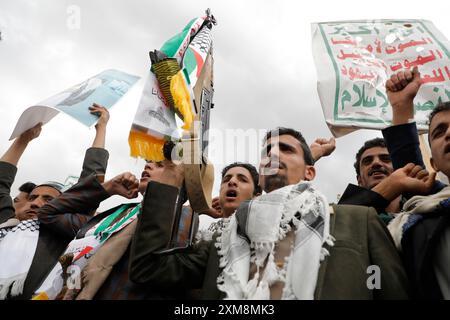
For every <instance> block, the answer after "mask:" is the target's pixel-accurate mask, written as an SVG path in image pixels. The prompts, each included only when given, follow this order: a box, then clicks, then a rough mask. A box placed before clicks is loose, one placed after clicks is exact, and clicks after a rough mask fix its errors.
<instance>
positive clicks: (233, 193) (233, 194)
mask: <svg viewBox="0 0 450 320" xmlns="http://www.w3.org/2000/svg"><path fill="white" fill-rule="evenodd" d="M225 196H226V197H227V199H228V198H230V199H235V198H236V197H237V191H236V190H232V189H231V190H228V191H227V193H226V194H225Z"/></svg>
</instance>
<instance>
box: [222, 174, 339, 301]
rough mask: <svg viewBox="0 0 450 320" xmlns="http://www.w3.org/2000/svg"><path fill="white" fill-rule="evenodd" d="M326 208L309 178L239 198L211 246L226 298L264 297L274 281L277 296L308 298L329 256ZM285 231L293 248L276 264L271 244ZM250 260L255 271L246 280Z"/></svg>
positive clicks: (273, 246)
mask: <svg viewBox="0 0 450 320" xmlns="http://www.w3.org/2000/svg"><path fill="white" fill-rule="evenodd" d="M328 208H329V207H328V203H327V200H326V199H325V197H324V196H323V195H321V194H320V193H319V192H317V191H316V190H314V188H313V187H312V185H311V183H309V182H301V183H299V184H297V185H290V186H286V187H284V188H281V189H278V190H276V191H273V192H270V193H268V194H265V195H262V196H260V197H258V198H256V199H254V200H251V201H247V202H244V203H243V204H241V206H240V207H239V209H238V210H237V212H236V213H235V214H234V215H233V216H231V217H230V218H227V219H224V223H225V226H224V228H223V229H222V230H221V234H220V236H219V237H218V238H217V242H216V247H217V248H218V253H219V256H220V267H221V268H223V270H222V273H221V274H220V275H219V277H218V279H217V282H218V288H219V290H221V291H223V292H225V293H226V299H270V286H271V285H272V284H273V283H274V282H275V281H282V282H284V289H283V293H282V299H313V298H314V291H315V287H316V281H317V276H318V271H319V267H320V262H321V261H322V260H323V259H324V258H325V256H326V255H329V252H328V251H327V250H326V249H325V248H324V247H323V245H324V244H325V243H327V244H328V245H330V246H332V245H333V240H334V239H333V237H332V236H331V235H330V234H329V220H330V213H329V209H328ZM290 230H293V231H294V233H295V242H294V246H293V250H292V251H291V253H290V255H289V256H288V257H287V258H286V263H284V265H283V266H282V267H281V268H279V267H278V266H277V265H276V263H275V261H274V260H275V259H274V251H275V245H276V243H277V242H279V241H280V240H282V239H284V238H285V236H286V234H287V233H288V232H289V231H290ZM219 232H220V231H219ZM265 262H266V264H265V268H264V263H265ZM251 263H254V264H255V265H256V267H257V272H256V274H255V275H254V277H253V278H252V279H249V274H250V273H249V272H250V265H251ZM262 268H264V273H263V274H262V276H260V274H259V272H260V270H261V269H262Z"/></svg>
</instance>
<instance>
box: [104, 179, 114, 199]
mask: <svg viewBox="0 0 450 320" xmlns="http://www.w3.org/2000/svg"><path fill="white" fill-rule="evenodd" d="M102 187H103V189H105V191H106V193H108V194H109V195H110V196H112V195H113V191H112V182H111V180H108V181H106V182H103V183H102Z"/></svg>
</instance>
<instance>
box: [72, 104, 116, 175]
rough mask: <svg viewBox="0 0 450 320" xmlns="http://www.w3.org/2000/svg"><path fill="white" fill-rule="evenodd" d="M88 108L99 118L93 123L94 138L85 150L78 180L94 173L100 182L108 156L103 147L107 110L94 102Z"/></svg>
mask: <svg viewBox="0 0 450 320" xmlns="http://www.w3.org/2000/svg"><path fill="white" fill-rule="evenodd" d="M89 110H90V112H91V113H92V114H94V115H96V116H98V117H99V119H98V121H97V124H96V125H95V138H94V141H93V143H92V146H91V147H90V148H89V149H87V150H86V154H85V156H84V160H83V169H82V171H81V174H80V179H79V180H82V179H84V178H86V177H88V176H89V175H91V174H93V173H95V174H96V175H97V177H98V179H100V182H103V179H104V175H105V173H106V168H107V166H108V158H109V153H108V151H107V150H106V149H105V140H106V127H107V125H108V121H109V111H108V109H106V108H105V107H102V106H100V105H98V104H96V103H94V104H93V105H92V107H89Z"/></svg>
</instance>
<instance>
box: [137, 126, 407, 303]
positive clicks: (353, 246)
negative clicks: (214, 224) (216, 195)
mask: <svg viewBox="0 0 450 320" xmlns="http://www.w3.org/2000/svg"><path fill="white" fill-rule="evenodd" d="M264 150H265V151H264V152H263V157H262V159H261V164H260V186H261V188H262V189H263V190H264V191H265V192H266V194H263V195H261V196H260V197H256V198H255V199H253V200H251V201H245V202H243V203H241V205H240V206H239V208H238V209H237V210H236V212H235V213H234V214H233V215H232V216H231V217H230V218H228V219H226V221H225V226H224V227H223V228H222V229H221V230H220V232H219V233H218V234H216V235H215V236H214V238H213V239H212V241H209V242H205V241H204V242H200V243H198V244H197V245H196V246H195V247H194V248H193V249H192V251H191V252H185V253H178V254H173V255H169V256H167V255H164V256H161V255H158V251H160V250H162V249H164V245H165V241H164V239H167V237H168V235H169V234H170V223H167V222H168V221H167V220H169V221H170V219H171V218H170V215H171V212H173V207H174V205H175V199H176V198H175V196H174V197H173V199H172V201H171V202H165V203H164V204H162V203H161V201H160V197H161V196H162V195H163V194H164V195H166V197H167V196H168V195H170V194H173V195H176V193H177V192H178V189H179V188H180V186H181V184H182V182H183V169H182V167H181V166H176V165H174V164H172V165H168V166H166V168H165V169H166V170H165V171H164V173H163V174H162V175H161V179H160V180H159V182H156V181H152V182H150V183H149V185H148V187H147V192H146V200H145V202H146V203H145V202H144V206H145V207H147V208H153V210H148V211H145V210H144V212H143V214H142V215H141V216H140V217H139V220H138V225H137V229H136V233H135V236H134V241H133V244H132V250H131V263H130V277H131V279H132V280H133V281H135V282H138V283H142V284H152V285H157V286H161V287H169V288H173V289H174V290H175V288H179V287H180V286H181V287H198V286H202V288H203V297H204V298H207V299H220V298H229V299H404V298H407V297H408V294H407V281H406V276H405V274H404V270H403V267H402V264H401V261H400V258H399V256H398V253H397V252H396V250H395V247H394V244H393V243H392V240H391V238H390V236H389V234H388V231H387V230H386V228H385V227H384V225H383V224H382V222H381V221H380V220H379V218H378V217H377V215H376V213H375V211H374V210H373V209H371V208H367V207H359V206H333V207H332V209H330V208H329V206H328V202H327V201H326V199H325V198H324V197H323V196H322V195H321V194H320V193H319V192H318V191H317V190H315V189H314V187H313V186H312V184H311V183H310V182H309V181H310V180H312V179H314V177H315V168H314V165H313V164H314V160H313V157H312V155H311V151H310V149H309V147H308V145H307V144H306V142H305V140H304V138H303V137H302V135H301V134H300V133H299V132H298V131H295V130H293V129H288V128H279V129H277V130H272V131H270V132H268V134H267V135H266V137H265V139H264ZM166 199H167V198H166ZM155 206H158V207H157V208H156V207H155ZM164 220H165V222H164ZM371 265H376V266H378V267H379V268H380V270H381V278H380V283H379V285H380V286H379V287H378V289H375V288H374V287H372V286H371V285H368V273H367V270H368V268H369V267H370V266H371ZM336 274H339V276H336Z"/></svg>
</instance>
